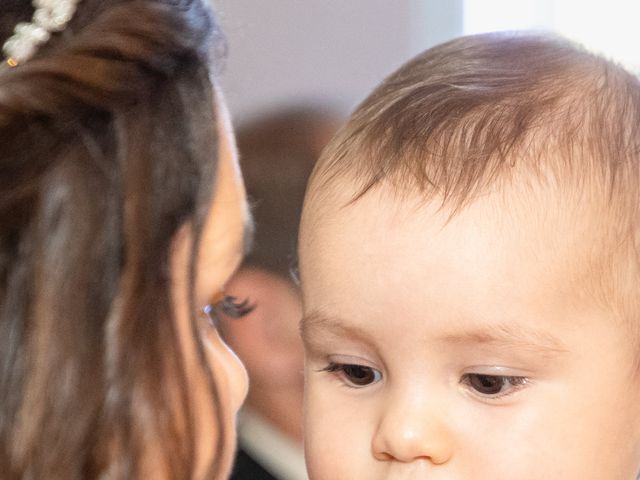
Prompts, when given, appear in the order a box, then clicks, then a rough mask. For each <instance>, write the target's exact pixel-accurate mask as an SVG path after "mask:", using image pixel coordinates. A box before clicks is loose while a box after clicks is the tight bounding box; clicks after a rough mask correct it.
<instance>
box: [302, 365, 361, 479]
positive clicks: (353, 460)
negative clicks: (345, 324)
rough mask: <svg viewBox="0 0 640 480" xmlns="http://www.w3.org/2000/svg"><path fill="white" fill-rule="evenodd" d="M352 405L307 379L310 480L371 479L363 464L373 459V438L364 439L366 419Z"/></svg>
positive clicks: (306, 453)
mask: <svg viewBox="0 0 640 480" xmlns="http://www.w3.org/2000/svg"><path fill="white" fill-rule="evenodd" d="M311 375H318V373H317V372H312V373H311ZM317 383H323V382H317ZM334 389H335V387H334ZM349 403H350V402H345V401H344V399H341V398H339V397H338V396H337V395H335V394H334V393H332V391H331V389H327V388H325V387H324V386H323V385H318V384H316V382H314V381H313V380H311V381H309V380H307V391H306V398H305V426H304V430H305V456H306V461H307V469H308V472H309V478H310V480H343V479H344V480H353V479H360V478H363V479H364V478H367V475H366V473H363V472H362V467H361V462H362V460H363V459H365V458H366V457H367V456H370V453H369V451H370V450H369V448H368V445H370V444H371V439H367V438H365V436H363V433H364V432H365V431H366V430H364V429H363V425H361V423H362V421H363V419H362V418H359V415H358V413H357V412H355V411H352V409H351V406H350V405H349Z"/></svg>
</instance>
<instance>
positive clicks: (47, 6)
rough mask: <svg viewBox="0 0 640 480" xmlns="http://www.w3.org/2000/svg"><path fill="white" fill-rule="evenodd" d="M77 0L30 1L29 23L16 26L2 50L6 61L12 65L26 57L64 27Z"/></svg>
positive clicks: (72, 13) (71, 16)
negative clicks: (31, 4) (31, 9)
mask: <svg viewBox="0 0 640 480" xmlns="http://www.w3.org/2000/svg"><path fill="white" fill-rule="evenodd" d="M80 1H81V0H33V6H34V8H35V12H34V13H33V18H32V19H31V22H29V23H27V22H21V23H19V24H18V25H16V28H15V29H14V31H13V35H12V36H11V37H10V38H9V39H8V40H7V41H6V42H5V43H4V45H3V46H2V51H3V53H4V55H5V61H6V63H7V64H8V65H9V66H11V67H15V66H17V65H19V64H21V63H24V62H26V61H27V60H29V59H30V58H31V57H33V55H35V53H36V52H37V51H38V48H40V47H41V46H42V45H44V44H45V43H47V42H48V41H49V38H51V34H52V33H55V32H61V31H62V30H64V29H65V28H66V26H67V24H68V23H69V21H70V20H71V19H72V18H73V15H74V14H75V13H76V9H77V8H78V4H79V3H80Z"/></svg>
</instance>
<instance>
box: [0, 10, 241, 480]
mask: <svg viewBox="0 0 640 480" xmlns="http://www.w3.org/2000/svg"><path fill="white" fill-rule="evenodd" d="M33 4H34V5H33V6H32V5H31V4H30V2H29V1H27V0H2V11H1V12H0V44H1V45H4V47H5V48H4V55H5V59H4V60H5V63H4V64H3V65H2V66H0V145H1V147H0V472H2V478H6V479H12V478H34V479H39V478H47V479H58V478H60V479H75V478H83V479H84V478H98V477H100V478H154V479H155V478H160V479H163V478H171V479H177V478H226V476H227V473H228V470H229V465H230V462H231V458H232V454H233V450H234V443H235V437H234V425H233V417H234V414H235V412H236V410H237V408H238V407H239V405H240V403H241V402H242V400H243V398H244V395H245V392H246V376H245V373H244V370H243V369H242V367H241V365H240V364H239V363H237V360H236V359H235V357H234V356H233V354H231V353H230V351H229V350H228V349H227V348H226V346H225V345H224V344H223V343H222V341H221V340H220V338H219V337H218V334H217V332H216V331H215V328H214V326H213V325H211V324H210V322H209V320H208V319H207V318H206V317H205V316H204V315H202V314H199V312H201V311H202V307H203V306H204V305H206V304H212V306H211V307H209V308H208V309H207V310H208V311H209V312H210V314H211V316H212V317H213V318H215V315H216V312H217V311H218V310H219V309H224V310H225V311H226V312H227V313H231V314H232V315H241V314H242V313H243V312H244V310H245V309H244V305H242V304H236V303H234V301H233V299H230V298H225V296H224V293H223V287H224V284H225V282H226V281H227V279H228V278H229V276H230V275H231V274H232V272H233V271H234V270H235V268H236V266H237V264H238V263H239V261H240V260H241V256H242V249H243V243H244V240H243V235H244V223H245V219H246V218H247V213H246V208H245V198H244V190H243V187H242V184H241V181H240V180H239V175H238V170H237V163H236V158H235V152H234V146H233V141H232V139H231V137H230V134H229V123H228V120H227V117H226V113H225V107H224V103H223V100H222V98H221V96H220V95H219V93H217V90H216V89H215V88H212V81H211V72H210V68H209V60H210V57H211V56H212V52H213V53H214V54H215V55H214V57H215V58H214V60H213V63H214V65H216V62H217V61H218V58H217V56H219V54H220V52H221V51H222V50H223V48H221V43H222V40H221V36H220V34H219V31H218V29H217V27H216V24H215V22H214V19H213V18H212V16H211V14H210V12H209V11H208V10H207V8H206V7H205V6H204V5H203V2H202V1H201V0H179V1H178V0H155V1H153V0H145V1H143V0H84V1H82V2H80V1H77V0H34V2H33ZM43 19H44V20H43ZM19 22H25V23H26V24H27V27H24V26H19V27H17V28H16V25H17V24H18V23H19ZM211 323H213V322H211Z"/></svg>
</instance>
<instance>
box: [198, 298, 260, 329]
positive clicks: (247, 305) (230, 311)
mask: <svg viewBox="0 0 640 480" xmlns="http://www.w3.org/2000/svg"><path fill="white" fill-rule="evenodd" d="M255 308H256V305H255V303H251V301H250V300H249V299H248V298H245V299H244V300H243V301H241V302H239V301H238V300H237V299H236V297H234V296H231V295H225V296H223V297H222V300H220V301H219V302H216V303H212V304H209V305H206V306H205V307H204V308H203V311H204V313H205V314H206V315H207V316H208V317H209V319H210V320H211V322H212V323H213V324H214V326H216V324H217V323H218V319H219V316H220V315H225V316H227V317H230V318H242V317H244V316H246V315H248V314H249V313H251V312H252V311H253V310H254V309H255Z"/></svg>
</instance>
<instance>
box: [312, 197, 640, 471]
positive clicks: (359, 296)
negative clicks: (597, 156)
mask: <svg viewBox="0 0 640 480" xmlns="http://www.w3.org/2000/svg"><path fill="white" fill-rule="evenodd" d="M312 188H313V187H312ZM347 190H348V189H347ZM351 193H352V192H349V193H348V194H331V195H327V196H326V197H324V198H322V199H319V200H315V201H312V202H310V203H309V204H308V205H307V206H306V208H305V217H304V221H303V227H302V233H301V251H300V270H301V277H302V286H303V295H304V301H305V307H304V308H305V319H304V320H303V337H304V342H305V348H306V372H305V373H306V388H307V390H306V414H305V415H306V425H305V432H306V434H305V435H306V439H305V442H306V451H307V463H308V467H309V471H310V477H311V479H312V480H364V479H366V480H378V479H380V480H382V479H384V480H395V479H399V480H409V479H422V478H424V479H431V480H444V479H446V480H469V479H473V480H554V479H557V480H578V479H580V480H603V479H613V480H632V479H635V476H636V474H637V473H638V470H639V469H640V379H638V376H636V375H635V373H634V371H633V369H632V365H633V360H634V358H635V357H634V355H633V352H632V342H631V341H630V340H629V335H628V330H627V329H626V328H624V327H622V326H621V325H620V321H619V319H617V318H615V315H614V314H613V313H612V312H611V311H610V310H609V309H608V308H607V307H606V306H605V305H604V302H601V301H599V300H597V299H599V298H600V296H599V295H596V294H595V289H594V288H591V286H593V285H594V284H596V283H597V282H595V281H594V279H593V278H592V277H593V272H591V273H590V272H589V270H590V269H591V264H590V262H589V261H587V260H588V255H587V253H586V252H587V251H588V250H589V249H588V248H585V245H588V243H585V240H586V241H587V242H588V241H589V239H590V238H592V237H593V232H592V230H593V228H592V227H591V226H589V225H588V224H587V222H585V221H581V220H580V218H579V216H577V215H579V214H578V213H576V212H569V211H563V209H562V207H561V206H560V205H561V202H559V200H558V199H557V198H554V197H553V195H547V196H546V197H547V200H546V201H545V200H544V199H543V198H544V197H545V195H541V199H540V200H536V201H535V202H530V203H529V204H527V205H525V204H521V205H519V206H515V204H516V203H517V202H513V203H512V202H508V201H507V202H504V203H499V202H498V201H496V200H492V199H491V198H487V199H484V200H479V201H477V202H476V203H474V204H472V205H471V206H470V207H467V208H466V209H464V210H463V211H462V212H461V213H459V214H458V215H457V216H455V217H453V219H452V220H451V221H450V222H449V223H446V220H447V218H448V217H447V216H448V214H449V212H446V211H445V212H444V213H443V212H437V210H436V209H435V208H433V206H430V205H427V206H421V207H418V206H417V205H416V204H413V203H411V202H409V201H406V200H397V199H394V198H393V197H392V195H391V193H390V191H389V190H387V189H386V187H383V188H379V189H377V190H373V191H370V192H369V193H367V194H366V195H365V196H364V197H362V198H361V199H360V200H359V201H357V202H356V203H354V204H352V205H350V206H346V207H345V206H344V205H345V203H347V202H348V200H349V196H348V195H350V194H351ZM575 210H576V211H577V209H575ZM505 211H509V212H511V213H508V214H507V213H504V212H505ZM590 235H591V237H590Z"/></svg>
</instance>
